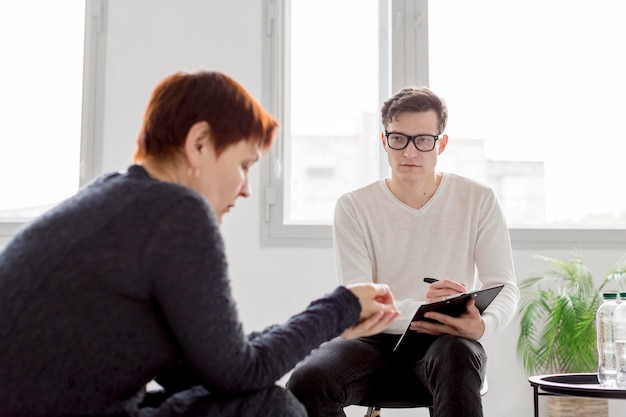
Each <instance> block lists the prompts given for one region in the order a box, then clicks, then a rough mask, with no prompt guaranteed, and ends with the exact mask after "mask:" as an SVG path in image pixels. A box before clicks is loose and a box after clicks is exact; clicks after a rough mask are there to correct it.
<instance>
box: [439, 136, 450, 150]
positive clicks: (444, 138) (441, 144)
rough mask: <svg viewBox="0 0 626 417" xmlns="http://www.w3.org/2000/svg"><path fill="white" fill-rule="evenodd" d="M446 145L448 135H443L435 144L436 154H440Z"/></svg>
mask: <svg viewBox="0 0 626 417" xmlns="http://www.w3.org/2000/svg"><path fill="white" fill-rule="evenodd" d="M446 146H448V135H443V136H442V137H441V139H439V143H438V144H437V155H441V153H442V152H443V151H445V150H446Z"/></svg>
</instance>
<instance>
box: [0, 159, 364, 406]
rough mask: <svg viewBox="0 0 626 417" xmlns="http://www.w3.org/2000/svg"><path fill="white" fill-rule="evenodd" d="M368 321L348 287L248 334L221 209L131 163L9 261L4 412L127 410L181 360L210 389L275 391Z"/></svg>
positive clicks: (2, 269)
mask: <svg viewBox="0 0 626 417" xmlns="http://www.w3.org/2000/svg"><path fill="white" fill-rule="evenodd" d="M359 312H360V307H359V303H358V300H357V298H356V297H354V295H352V293H351V292H349V291H348V290H346V289H345V288H343V287H339V288H337V289H336V290H335V291H334V292H333V293H331V294H329V295H327V296H325V297H323V298H321V299H319V300H317V301H314V302H313V303H311V305H310V306H309V307H308V308H307V309H306V310H305V311H304V312H302V313H300V314H298V315H295V316H294V317H292V318H291V319H290V320H288V321H287V322H286V323H284V324H282V325H277V326H271V327H269V328H267V329H265V330H264V331H262V332H260V334H258V335H257V336H256V337H254V338H250V339H249V338H247V337H245V336H244V334H243V332H242V325H241V323H240V322H239V320H238V317H237V310H236V307H235V304H234V302H233V298H232V295H231V289H230V285H229V280H228V274H227V262H226V259H225V257H224V245H223V241H222V238H221V235H220V231H219V228H218V224H217V221H216V218H215V215H214V213H213V211H212V210H211V208H210V207H209V206H208V205H207V204H206V203H205V201H204V200H203V199H202V198H201V197H200V196H199V195H198V194H196V193H194V192H193V191H191V190H188V189H186V188H184V187H181V186H178V185H174V184H169V183H164V182H160V181H156V180H154V179H152V178H150V177H149V175H148V174H147V172H146V171H145V170H144V169H143V168H142V167H140V166H131V167H130V168H129V170H128V172H127V173H125V174H111V175H107V176H104V177H102V178H100V179H99V180H97V181H95V182H94V183H92V184H91V185H90V186H88V187H86V188H85V189H83V190H82V191H80V192H79V193H78V194H77V195H76V196H74V197H73V198H71V199H69V200H67V201H66V202H64V203H62V204H61V205H59V206H58V207H56V208H55V209H53V210H51V211H49V212H48V213H46V214H45V215H43V216H42V217H40V218H38V219H36V220H34V221H33V222H31V223H30V224H29V225H27V226H26V227H24V228H23V229H22V230H21V231H20V232H19V233H18V234H17V235H16V236H15V237H14V238H13V239H12V240H11V241H10V242H9V243H8V244H7V246H6V247H5V248H4V250H3V251H2V252H0V416H3V417H8V416H29V417H36V416H55V417H56V416H73V415H105V414H114V413H116V412H121V411H129V408H130V409H132V408H133V407H134V406H135V403H134V402H133V401H132V400H131V399H132V398H133V397H134V396H135V394H136V393H137V392H138V391H140V390H141V389H142V387H143V386H144V385H145V384H146V383H147V382H148V381H150V380H151V379H152V378H154V377H155V375H157V374H158V373H159V372H160V371H161V370H163V369H166V368H168V367H169V366H171V365H172V364H174V363H175V362H177V361H179V360H181V359H183V360H184V361H185V362H187V363H188V364H189V365H190V366H191V368H192V369H193V370H194V371H195V373H196V374H197V375H198V377H199V378H200V379H201V380H202V382H203V384H204V385H205V386H206V387H207V388H208V389H209V391H215V392H217V391H228V392H235V393H236V392H243V391H247V390H258V389H264V388H267V387H269V386H271V385H273V384H274V383H275V381H276V380H278V379H279V378H280V377H281V376H283V375H284V374H285V373H286V372H288V371H289V370H290V369H291V368H293V367H294V365H295V364H296V363H297V362H298V361H300V360H301V359H303V358H304V357H305V356H306V355H307V354H308V353H309V352H310V351H311V350H312V349H314V348H316V347H317V346H318V345H320V344H321V343H323V342H324V341H327V340H329V339H331V338H333V337H335V336H337V335H339V334H340V333H341V332H342V331H343V330H344V329H345V328H347V327H348V326H350V325H352V324H354V323H355V322H356V320H357V319H358V316H359Z"/></svg>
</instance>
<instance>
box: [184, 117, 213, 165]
mask: <svg viewBox="0 0 626 417" xmlns="http://www.w3.org/2000/svg"><path fill="white" fill-rule="evenodd" d="M208 146H213V144H212V143H211V128H210V127H209V124H208V123H207V122H196V123H194V124H193V125H192V126H191V128H190V129H189V131H188V132H187V137H186V138H185V157H186V158H187V163H189V166H190V167H191V168H198V166H199V165H200V157H201V156H202V152H206V151H207V150H208V149H207V147H208Z"/></svg>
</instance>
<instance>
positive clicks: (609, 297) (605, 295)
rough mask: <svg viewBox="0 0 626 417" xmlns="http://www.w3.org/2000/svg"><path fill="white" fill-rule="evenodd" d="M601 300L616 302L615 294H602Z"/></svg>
mask: <svg viewBox="0 0 626 417" xmlns="http://www.w3.org/2000/svg"><path fill="white" fill-rule="evenodd" d="M602 298H604V299H605V300H617V293H616V292H603V293H602Z"/></svg>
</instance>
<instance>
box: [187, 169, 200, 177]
mask: <svg viewBox="0 0 626 417" xmlns="http://www.w3.org/2000/svg"><path fill="white" fill-rule="evenodd" d="M187 176H188V177H189V178H198V177H199V176H200V169H199V168H194V167H189V169H187Z"/></svg>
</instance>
